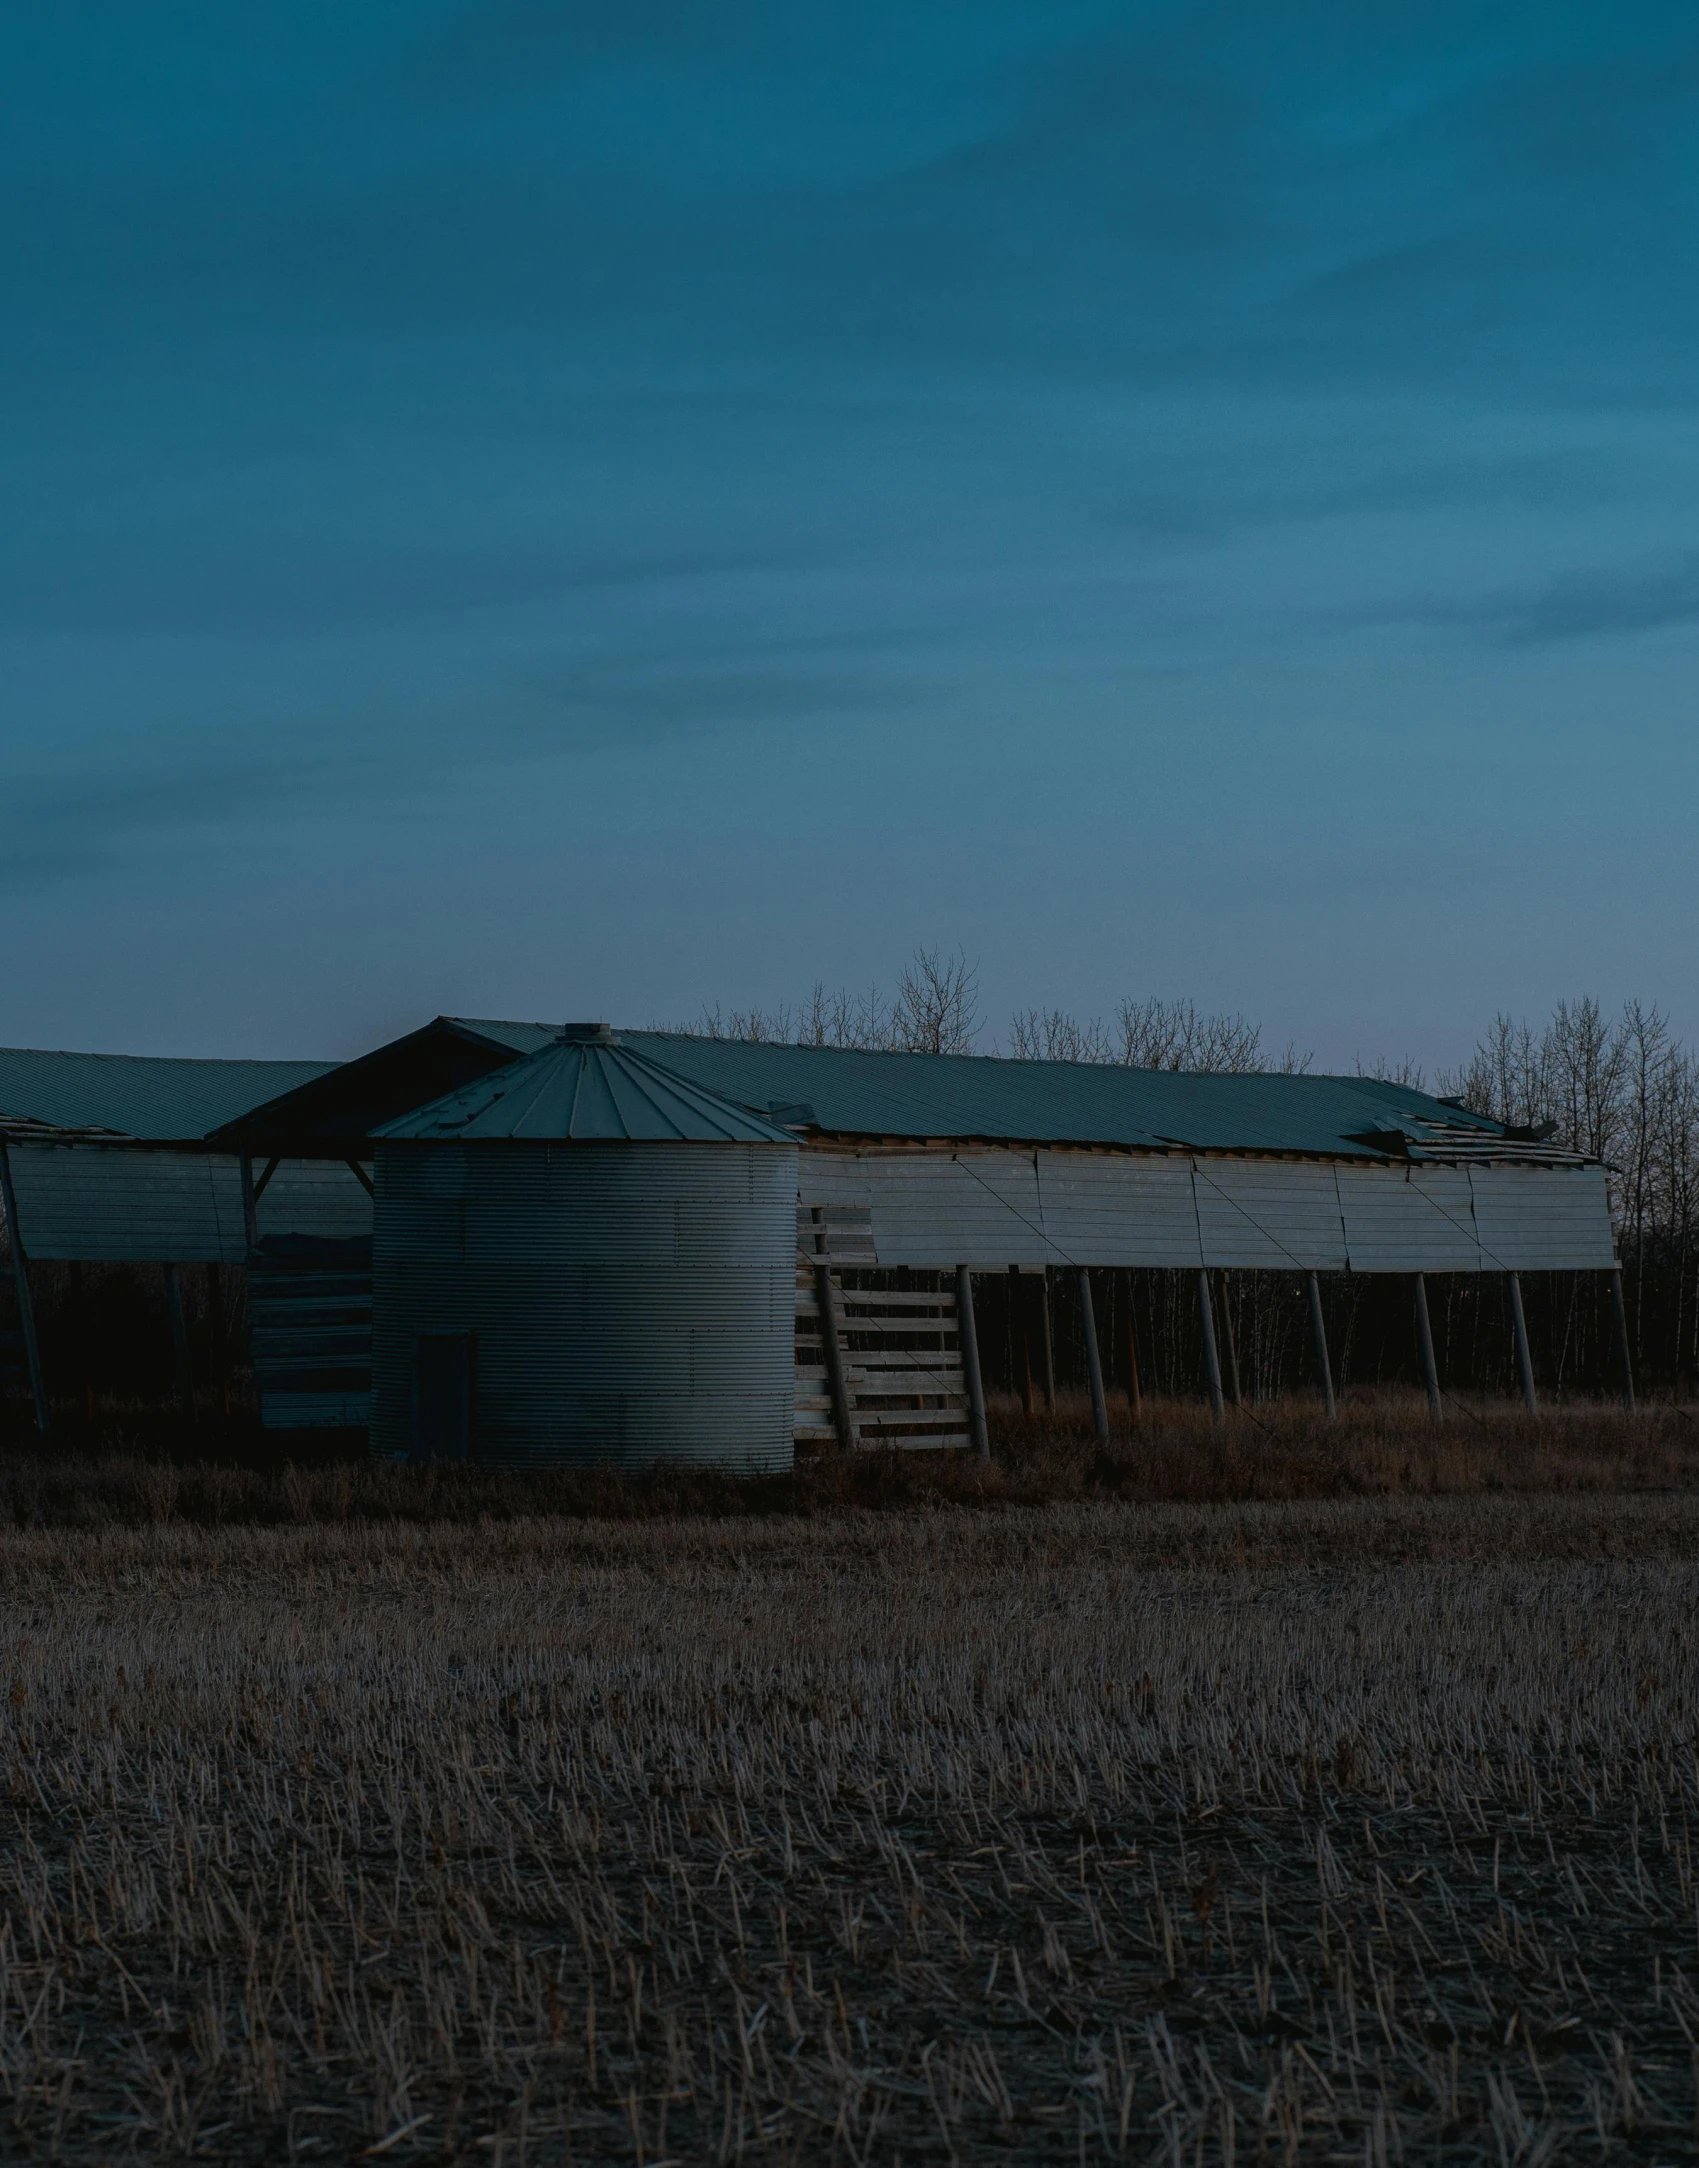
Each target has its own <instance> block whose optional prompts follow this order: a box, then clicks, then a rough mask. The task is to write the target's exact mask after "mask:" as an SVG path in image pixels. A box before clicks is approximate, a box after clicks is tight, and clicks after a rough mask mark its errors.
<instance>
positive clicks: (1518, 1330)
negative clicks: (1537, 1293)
mask: <svg viewBox="0 0 1699 2168" xmlns="http://www.w3.org/2000/svg"><path fill="white" fill-rule="evenodd" d="M1505 1278H1506V1279H1507V1280H1508V1281H1509V1282H1510V1323H1511V1327H1512V1329H1513V1331H1514V1332H1515V1335H1516V1369H1517V1373H1518V1375H1519V1376H1520V1378H1521V1380H1522V1405H1523V1406H1524V1407H1525V1408H1526V1409H1527V1411H1528V1413H1529V1414H1530V1415H1533V1414H1534V1413H1535V1412H1536V1411H1537V1410H1538V1408H1539V1405H1540V1403H1539V1401H1538V1400H1537V1399H1536V1398H1535V1396H1534V1357H1533V1353H1532V1351H1531V1350H1530V1348H1529V1346H1528V1318H1527V1314H1526V1312H1525V1311H1524V1310H1523V1308H1522V1280H1521V1276H1520V1275H1519V1274H1518V1273H1514V1272H1507V1273H1506V1274H1505Z"/></svg>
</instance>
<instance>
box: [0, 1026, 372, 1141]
mask: <svg viewBox="0 0 1699 2168" xmlns="http://www.w3.org/2000/svg"><path fill="white" fill-rule="evenodd" d="M335 1067H336V1064H335V1063H334V1062H329V1061H179V1060H176V1059H162V1058H158V1057H155V1056H152V1055H147V1054H61V1053H49V1052H44V1051H41V1050H38V1049H36V1048H33V1047H0V1118H4V1117H6V1116H11V1117H14V1118H16V1119H18V1120H22V1121H32V1122H46V1123H49V1124H51V1125H52V1126H53V1127H54V1128H58V1129H106V1130H112V1131H116V1132H117V1133H118V1134H120V1135H123V1136H127V1137H136V1138H140V1139H143V1140H144V1141H146V1142H148V1143H153V1144H159V1143H172V1144H181V1143H186V1142H188V1141H189V1140H190V1139H191V1138H200V1137H204V1136H205V1135H206V1133H207V1131H208V1130H209V1129H216V1128H217V1127H218V1126H219V1124H220V1123H222V1122H228V1121H232V1120H234V1118H235V1117H236V1116H237V1115H238V1114H245V1113H246V1112H247V1110H248V1109H249V1108H250V1107H254V1106H258V1105H260V1104H261V1102H262V1101H264V1100H267V1099H274V1098H276V1097H277V1095H278V1093H280V1092H286V1091H293V1090H294V1089H295V1087H296V1086H297V1085H301V1084H306V1083H309V1082H310V1081H311V1080H312V1079H313V1078H314V1077H318V1076H323V1075H324V1074H325V1072H326V1071H327V1070H329V1069H334V1068H335Z"/></svg>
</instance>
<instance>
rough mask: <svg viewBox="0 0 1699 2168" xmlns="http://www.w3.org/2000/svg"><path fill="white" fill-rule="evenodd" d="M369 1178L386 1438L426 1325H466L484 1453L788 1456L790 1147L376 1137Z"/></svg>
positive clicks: (398, 1443) (773, 1461)
mask: <svg viewBox="0 0 1699 2168" xmlns="http://www.w3.org/2000/svg"><path fill="white" fill-rule="evenodd" d="M376 1178H377V1193H378V1208H377V1221H376V1238H375V1242H374V1247H373V1334H372V1358H373V1359H372V1371H373V1421H372V1442H373V1446H374V1449H375V1450H376V1451H378V1452H380V1453H387V1454H393V1455H402V1454H406V1453H408V1452H409V1451H411V1449H412V1446H413V1437H414V1377H415V1363H416V1353H417V1343H418V1339H419V1336H420V1335H421V1334H437V1333H471V1334H473V1335H474V1336H475V1342H476V1354H475V1379H476V1383H475V1395H476V1409H475V1433H476V1436H475V1448H474V1449H475V1451H476V1453H477V1456H478V1458H479V1459H481V1460H485V1461H489V1462H493V1463H495V1464H497V1465H505V1466H517V1467H524V1466H539V1465H547V1464H550V1463H558V1462H562V1461H577V1460H616V1461H621V1462H624V1463H625V1464H627V1465H629V1466H640V1465H643V1464H645V1463H648V1462H650V1461H655V1460H678V1461H691V1462H696V1463H700V1464H706V1465H712V1466H719V1467H732V1468H740V1469H747V1470H756V1469H782V1468H788V1467H789V1466H790V1464H791V1455H792V1423H793V1398H794V1376H793V1364H794V1331H795V1315H796V1313H795V1296H796V1286H795V1266H796V1154H795V1152H794V1151H792V1150H788V1149H786V1148H785V1147H784V1146H781V1145H742V1144H709V1145H697V1144H633V1143H618V1144H564V1143H563V1144H546V1143H506V1142H504V1143H489V1144H483V1145H454V1144H411V1143H393V1144H389V1143H380V1144H379V1146H378V1152H377V1163H376Z"/></svg>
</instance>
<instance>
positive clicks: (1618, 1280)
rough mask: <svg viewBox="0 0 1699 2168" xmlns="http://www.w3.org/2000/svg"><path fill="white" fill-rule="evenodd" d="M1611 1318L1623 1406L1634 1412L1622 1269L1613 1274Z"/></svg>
mask: <svg viewBox="0 0 1699 2168" xmlns="http://www.w3.org/2000/svg"><path fill="white" fill-rule="evenodd" d="M1611 1317H1612V1320H1613V1321H1614V1323H1615V1326H1616V1359H1617V1361H1618V1362H1619V1363H1620V1364H1621V1365H1622V1404H1623V1406H1624V1407H1625V1408H1626V1409H1627V1410H1628V1411H1629V1413H1630V1414H1631V1415H1632V1414H1633V1412H1634V1363H1633V1360H1632V1358H1631V1357H1630V1355H1629V1352H1628V1305H1627V1304H1626V1303H1625V1302H1624V1301H1623V1299H1622V1267H1621V1266H1620V1265H1617V1266H1615V1267H1613V1269H1612V1272H1611Z"/></svg>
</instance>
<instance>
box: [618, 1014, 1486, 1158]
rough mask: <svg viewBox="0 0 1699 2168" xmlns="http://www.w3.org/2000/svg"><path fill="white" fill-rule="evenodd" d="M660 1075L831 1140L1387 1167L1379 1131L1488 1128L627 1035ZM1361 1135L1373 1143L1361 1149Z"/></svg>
mask: <svg viewBox="0 0 1699 2168" xmlns="http://www.w3.org/2000/svg"><path fill="white" fill-rule="evenodd" d="M626 1043H627V1045H629V1046H633V1047H640V1048H642V1049H643V1051H644V1052H646V1053H648V1054H650V1055H652V1056H653V1057H654V1058H655V1059H656V1060H658V1061H661V1062H664V1063H665V1064H666V1066H667V1067H668V1068H670V1069H676V1070H677V1071H678V1072H679V1073H680V1074H681V1075H683V1076H688V1077H690V1078H691V1079H693V1081H695V1082H696V1083H698V1084H703V1085H706V1086H707V1087H708V1089H709V1090H711V1091H717V1092H720V1093H722V1094H723V1095H724V1096H725V1097H727V1098H729V1099H736V1100H739V1101H741V1102H742V1103H743V1104H744V1105H748V1106H757V1107H761V1108H763V1109H766V1110H769V1111H771V1110H774V1109H779V1108H785V1107H792V1108H807V1109H809V1110H811V1111H810V1112H809V1113H807V1114H797V1115H785V1114H781V1115H780V1116H779V1118H780V1119H791V1120H799V1121H811V1122H812V1124H813V1125H814V1126H815V1127H817V1128H819V1129H823V1130H827V1131H830V1132H832V1133H834V1134H836V1135H842V1136H856V1135H860V1136H902V1137H981V1138H987V1139H997V1140H1004V1141H1010V1142H1013V1141H1019V1142H1022V1143H1029V1144H1061V1143H1069V1144H1106V1145H1122V1146H1132V1147H1139V1146H1143V1147H1145V1148H1146V1149H1152V1148H1155V1149H1161V1148H1173V1147H1176V1146H1179V1147H1186V1148H1190V1149H1193V1150H1197V1151H1225V1152H1304V1153H1321V1154H1326V1155H1327V1156H1329V1157H1343V1158H1365V1159H1379V1158H1385V1157H1388V1156H1399V1153H1398V1146H1397V1144H1396V1143H1395V1141H1394V1139H1393V1138H1392V1136H1391V1135H1390V1134H1389V1133H1390V1132H1391V1131H1393V1130H1395V1129H1399V1128H1405V1129H1409V1130H1412V1131H1417V1132H1420V1131H1425V1130H1426V1129H1428V1128H1429V1126H1430V1125H1431V1126H1433V1127H1436V1128H1439V1127H1445V1128H1451V1129H1453V1130H1455V1128H1457V1127H1459V1126H1462V1127H1467V1128H1469V1129H1470V1130H1471V1131H1473V1132H1475V1133H1478V1134H1480V1135H1483V1136H1489V1137H1497V1136H1499V1135H1501V1134H1502V1132H1500V1131H1499V1130H1498V1128H1497V1126H1496V1124H1493V1123H1491V1122H1484V1121H1481V1120H1480V1119H1479V1118H1478V1117H1475V1116H1472V1115H1468V1114H1464V1113H1461V1112H1459V1110H1458V1109H1456V1108H1454V1107H1446V1106H1442V1105H1441V1104H1440V1102H1439V1101H1438V1100H1436V1099H1432V1098H1430V1097H1429V1096H1428V1095H1427V1094H1426V1093H1425V1092H1417V1091H1412V1090H1410V1089H1409V1088H1408V1087H1407V1086H1405V1085H1398V1084H1382V1083H1377V1082H1376V1081H1374V1080H1373V1079H1372V1078H1369V1077H1332V1076H1215V1075H1196V1074H1176V1073H1174V1072H1171V1071H1167V1070H1155V1069H1128V1068H1122V1067H1118V1066H1109V1065H1107V1064H1098V1063H1092V1062H1060V1061H1010V1060H999V1059H997V1058H995V1057H992V1056H984V1055H939V1054H863V1053H854V1052H845V1051H840V1050H839V1049H837V1048H833V1047H789V1046H749V1045H743V1044H740V1043H738V1042H736V1041H733V1040H726V1039H699V1038H692V1037H686V1036H684V1035H682V1034H672V1033H649V1032H630V1033H627V1034H626ZM1371 1136H1373V1137H1377V1138H1378V1139H1380V1140H1384V1141H1375V1142H1370V1141H1367V1140H1368V1139H1369V1138H1370V1137H1371Z"/></svg>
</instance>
